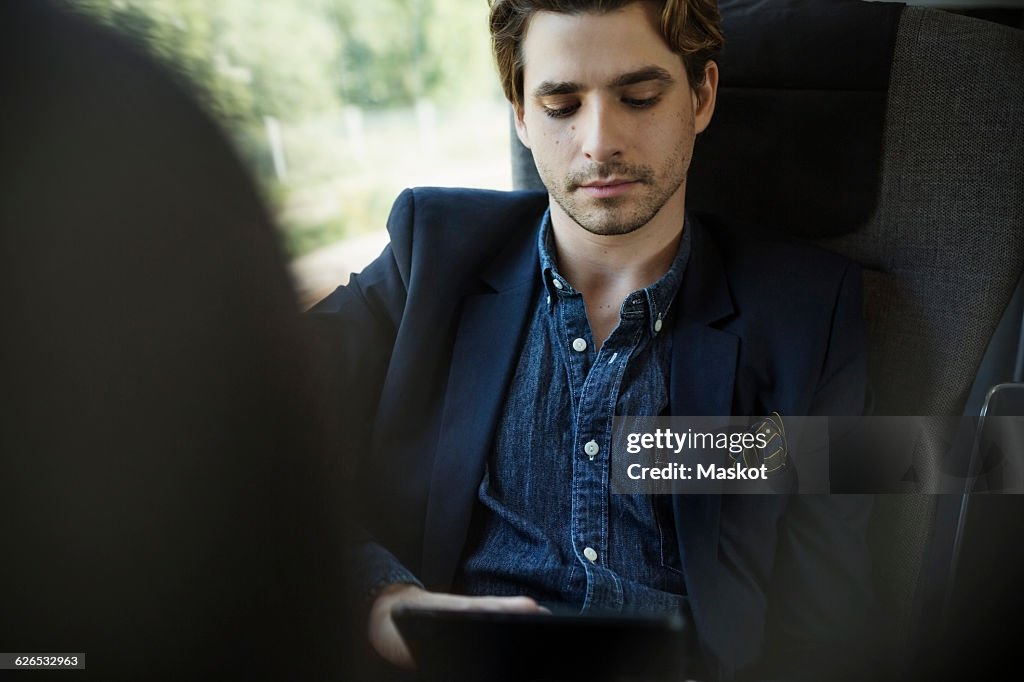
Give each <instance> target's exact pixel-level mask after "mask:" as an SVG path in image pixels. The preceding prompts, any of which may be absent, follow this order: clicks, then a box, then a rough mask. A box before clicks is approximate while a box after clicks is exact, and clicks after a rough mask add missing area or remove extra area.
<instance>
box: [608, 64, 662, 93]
mask: <svg viewBox="0 0 1024 682" xmlns="http://www.w3.org/2000/svg"><path fill="white" fill-rule="evenodd" d="M647 81H660V82H661V83H664V84H666V85H668V84H671V83H674V82H675V79H674V78H672V74H670V73H669V72H668V71H666V70H665V69H663V68H661V67H660V66H645V67H643V68H642V69H637V70H636V71H630V72H629V73H624V74H622V75H621V76H617V77H616V78H614V79H612V81H611V82H610V83H608V87H610V88H621V87H624V86H626V85H633V84H634V83H646V82H647Z"/></svg>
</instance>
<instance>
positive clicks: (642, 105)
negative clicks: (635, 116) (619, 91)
mask: <svg viewBox="0 0 1024 682" xmlns="http://www.w3.org/2000/svg"><path fill="white" fill-rule="evenodd" d="M660 99H661V95H655V96H654V97H645V98H642V99H638V98H635V97H623V98H622V101H623V102H624V103H625V104H627V105H628V106H631V107H633V108H634V109H647V108H648V107H653V106H654V105H655V104H657V103H658V101H659V100H660Z"/></svg>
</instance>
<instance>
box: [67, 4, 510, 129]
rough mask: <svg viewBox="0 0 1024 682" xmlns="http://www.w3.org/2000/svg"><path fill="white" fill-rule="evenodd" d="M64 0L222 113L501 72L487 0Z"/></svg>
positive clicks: (436, 92) (438, 94)
mask: <svg viewBox="0 0 1024 682" xmlns="http://www.w3.org/2000/svg"><path fill="white" fill-rule="evenodd" d="M66 2H68V3H69V4H70V5H71V6H72V7H75V8H78V9H82V10H84V11H85V12H87V13H89V14H92V15H93V16H95V17H97V18H99V19H100V20H101V21H103V22H104V23H106V24H108V25H110V26H112V27H113V28H114V29H116V30H117V31H118V32H119V33H122V34H126V35H129V36H132V37H134V38H136V39H138V40H140V41H141V42H142V43H143V44H144V45H145V46H146V47H147V48H148V49H150V50H151V51H153V52H154V53H156V54H157V55H158V56H160V57H161V58H162V59H164V61H166V62H167V63H169V64H170V65H171V66H172V67H173V68H175V69H178V70H179V71H181V72H183V73H184V74H186V75H187V76H188V78H189V79H190V81H191V82H192V83H193V84H194V85H195V86H196V87H197V88H198V89H199V90H200V91H201V96H202V97H203V98H204V101H206V102H207V104H208V105H212V106H211V108H212V109H213V110H214V112H215V113H216V114H217V115H218V116H221V117H224V118H226V119H227V120H234V119H236V118H237V117H246V116H251V117H256V118H259V117H262V116H274V117H277V118H282V119H290V118H294V117H295V116H297V115H302V114H306V113H309V112H322V111H325V110H330V109H332V108H334V107H337V106H339V105H349V106H359V107H366V108H381V107H386V108H393V107H399V106H408V105H411V104H413V103H414V102H416V101H417V100H419V99H428V100H434V101H438V102H440V101H450V100H452V99H453V98H454V99H460V98H463V97H465V96H467V95H469V96H472V95H473V94H474V90H475V88H478V87H479V83H480V82H481V79H483V78H486V79H488V80H493V79H494V76H493V69H492V68H491V65H490V56H489V52H488V44H487V25H486V14H487V3H486V0H373V2H361V1H359V0H279V1H277V2H272V3H254V2H251V0H218V1H217V2H211V1H210V0H66Z"/></svg>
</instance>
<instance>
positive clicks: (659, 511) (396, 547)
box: [315, 0, 872, 678]
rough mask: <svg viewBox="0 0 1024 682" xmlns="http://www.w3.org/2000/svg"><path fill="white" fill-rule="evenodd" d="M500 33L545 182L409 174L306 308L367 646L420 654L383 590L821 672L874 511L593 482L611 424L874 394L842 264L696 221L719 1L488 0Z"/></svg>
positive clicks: (751, 664)
mask: <svg viewBox="0 0 1024 682" xmlns="http://www.w3.org/2000/svg"><path fill="white" fill-rule="evenodd" d="M491 32H492V38H493V41H494V51H495V56H496V59H497V62H498V67H499V72H500V75H501V78H502V82H503V86H504V88H505V92H506V95H507V96H508V98H509V99H510V101H511V102H512V104H513V106H514V110H515V114H516V117H515V120H516V130H517V133H518V135H519V138H520V139H521V140H522V141H523V143H524V144H525V145H526V146H527V147H529V148H530V149H531V151H532V153H533V157H534V160H535V162H536V165H537V168H538V170H539V172H540V175H541V178H542V179H543V181H544V184H545V186H546V188H547V190H548V194H547V195H536V194H515V193H513V194H505V193H496V192H473V191H464V190H448V191H445V190H414V191H407V192H406V193H404V194H403V195H402V197H400V198H399V200H398V202H397V203H396V204H395V208H394V209H393V211H392V215H391V218H390V220H389V229H390V231H391V236H392V242H391V244H390V245H389V247H388V248H387V249H386V250H385V252H384V253H383V254H382V255H381V257H380V258H379V259H378V260H377V261H375V262H374V263H373V264H371V265H370V266H369V267H368V268H367V269H366V270H365V271H364V272H363V273H361V274H360V275H358V276H355V277H353V279H352V281H351V283H350V284H349V285H348V286H347V287H342V288H340V289H339V290H337V291H336V292H335V293H334V294H332V295H331V296H330V297H328V298H327V299H325V300H324V301H322V302H321V303H320V304H318V306H317V307H316V308H315V310H316V311H317V312H318V313H320V314H321V316H322V321H323V322H324V326H325V328H326V329H328V330H329V331H333V332H334V333H333V335H332V338H333V342H334V348H333V353H334V356H335V357H336V358H338V359H339V363H340V364H339V367H338V368H337V371H338V372H339V377H340V378H339V383H338V385H339V391H341V392H343V393H346V396H345V398H346V400H345V405H346V407H345V412H344V414H343V415H342V417H343V423H344V424H345V425H346V426H347V427H348V428H349V429H350V431H349V432H348V433H346V438H347V443H346V447H347V449H348V452H349V453H351V454H352V456H353V458H354V459H357V460H358V462H357V463H356V464H354V466H355V467H356V469H357V471H356V473H355V475H356V476H357V480H358V481H359V487H358V493H359V494H360V498H361V502H362V504H361V511H362V512H363V513H362V515H361V520H362V522H363V524H364V526H365V527H366V529H367V534H366V535H365V536H364V538H363V540H364V541H363V542H362V543H361V544H360V547H359V550H358V558H357V562H356V563H357V570H358V571H359V572H360V573H361V574H362V576H363V580H362V582H361V588H362V589H363V591H364V596H365V597H366V599H367V603H368V604H369V613H368V619H367V620H368V633H369V639H370V642H371V643H372V645H373V647H374V648H375V649H376V651H377V652H378V653H379V654H380V655H381V656H383V657H384V658H385V659H387V660H389V661H391V662H392V663H395V664H397V665H399V666H405V667H410V666H411V665H412V661H411V659H410V657H409V654H408V651H407V650H406V648H405V646H404V643H403V642H402V641H401V638H400V637H399V636H398V633H397V631H396V629H395V626H394V624H393V622H392V620H391V613H392V610H393V609H394V608H395V607H397V606H408V605H416V606H433V607H439V608H452V609H500V610H515V611H535V610H539V609H541V608H542V606H540V604H542V603H544V604H547V603H555V604H566V603H567V604H571V605H573V606H574V607H576V608H580V609H581V610H583V611H591V610H606V609H612V610H639V611H666V610H673V609H685V610H687V611H689V613H690V614H691V616H692V619H693V622H694V624H695V627H696V631H697V635H698V638H699V640H700V644H701V649H702V652H703V657H704V660H705V662H706V663H707V665H708V674H709V675H710V676H713V677H719V678H732V677H734V676H743V675H751V674H777V673H780V674H796V673H798V672H799V670H798V668H799V667H800V666H801V665H807V666H809V667H808V668H807V670H808V671H818V672H820V670H821V667H822V666H828V667H829V668H830V669H831V672H837V671H838V669H839V668H841V667H842V666H843V665H845V663H847V662H850V661H852V660H853V657H854V656H856V654H855V653H854V649H855V643H856V642H857V641H858V640H857V638H858V637H860V636H861V634H862V633H863V632H864V631H865V629H866V624H867V619H868V618H869V610H868V609H869V604H871V602H872V598H871V594H870V590H869V588H868V563H867V561H868V560H867V550H866V548H865V543H864V529H865V524H866V518H867V513H868V506H867V505H865V504H864V503H863V502H862V501H859V500H851V499H840V498H833V499H829V498H811V497H806V496H804V497H793V498H789V497H785V496H755V495H745V496H735V497H723V496H713V495H679V496H672V497H665V496H633V495H612V494H611V492H610V488H609V451H610V439H611V433H610V430H611V423H612V417H613V416H615V415H643V414H646V415H659V414H674V415H728V414H740V415H757V414H767V413H769V412H772V411H778V412H780V413H781V414H783V415H815V414H852V413H859V412H860V411H861V410H862V408H863V404H864V384H865V369H864V345H863V330H862V328H861V321H860V286H861V285H860V277H859V273H858V272H857V270H856V269H855V268H854V267H853V266H851V265H849V264H847V263H845V262H843V261H841V260H840V259H839V258H837V257H834V256H831V255H829V254H825V253H822V252H818V251H815V250H811V249H809V248H807V247H804V246H800V245H796V244H792V243H776V242H772V241H768V240H763V239H760V238H757V237H755V236H751V235H747V234H743V233H741V232H738V231H735V230H730V229H728V228H726V227H724V226H714V227H713V228H712V227H711V226H710V225H706V224H704V223H702V222H701V220H700V219H698V218H697V217H696V216H689V215H687V214H686V211H685V205H684V204H685V188H686V173H687V169H688V166H689V161H690V158H691V153H692V150H693V145H694V142H695V138H696V135H697V134H699V133H700V132H701V131H703V130H704V129H705V128H706V127H707V126H708V125H709V123H710V121H711V118H712V114H713V112H714V108H715V95H716V90H717V84H718V68H717V65H716V64H715V62H714V61H712V59H711V58H712V57H713V56H714V54H715V52H716V50H717V49H718V48H719V47H720V45H721V40H722V39H721V34H720V32H719V29H718V12H717V8H716V6H715V3H714V2H713V1H710V0H683V1H674V0H670V1H668V2H648V1H639V2H638V1H619V2H613V1H605V2H601V1H595V0H591V1H585V0H578V1H570V0H560V1H558V0H495V2H493V3H492V7H491ZM385 548H387V549H385ZM453 593H457V594H453ZM837 657H838V658H837ZM798 662H799V663H798ZM809 674H811V675H814V674H817V672H811V673H809Z"/></svg>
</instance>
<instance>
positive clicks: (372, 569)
mask: <svg viewBox="0 0 1024 682" xmlns="http://www.w3.org/2000/svg"><path fill="white" fill-rule="evenodd" d="M411 224H412V192H411V191H410V190H406V191H405V192H403V193H402V195H400V196H399V198H398V199H397V200H396V202H395V205H394V207H393V208H392V212H391V216H390V218H389V220H388V228H389V231H390V232H391V236H392V241H391V243H389V244H388V246H387V247H385V249H384V251H383V252H382V253H381V255H380V256H378V257H377V259H376V260H374V261H373V262H372V263H371V264H370V265H369V266H367V267H366V268H365V269H364V270H363V271H362V272H360V273H359V274H356V275H353V276H352V277H351V279H350V280H349V283H348V284H347V285H345V286H341V287H338V288H337V289H336V290H335V291H334V292H332V293H331V294H330V295H328V296H327V297H326V298H324V299H323V300H322V301H320V302H319V303H317V304H316V305H315V306H313V307H312V308H311V309H310V312H309V316H310V319H311V322H312V324H313V327H314V330H315V332H316V337H317V341H318V345H317V350H316V352H317V354H318V358H317V361H318V364H319V366H320V367H321V368H322V376H321V379H322V394H323V395H324V399H325V401H327V403H328V405H330V409H331V412H332V414H333V415H335V419H334V423H333V428H332V433H333V437H332V449H333V453H334V456H335V461H336V462H337V475H338V478H339V481H340V486H339V496H340V497H341V498H342V499H343V501H344V502H343V508H344V513H345V517H346V522H345V526H346V531H347V532H346V538H345V548H344V556H345V557H346V561H347V563H348V565H349V567H350V570H349V575H348V579H349V583H350V584H349V586H348V590H347V592H348V593H349V594H350V595H351V597H352V602H351V603H353V604H354V605H356V606H357V609H356V611H357V613H362V612H364V611H365V609H366V608H367V607H368V604H369V602H370V601H371V600H372V598H373V597H374V596H375V595H376V593H377V592H379V591H380V589H382V588H383V587H384V586H386V585H389V584H394V583H399V582H407V583H412V584H417V585H422V584H421V583H420V581H419V580H418V578H416V576H415V575H413V573H412V572H411V571H409V570H408V569H407V568H406V567H405V566H403V565H402V564H401V562H400V561H399V560H398V559H397V558H396V557H395V556H394V555H393V554H392V553H391V552H390V551H389V550H388V549H386V548H385V547H383V546H382V545H381V544H380V543H378V542H377V541H376V540H375V539H374V537H373V535H372V534H371V533H370V532H369V531H368V530H366V527H365V524H363V523H361V522H360V519H359V516H360V515H359V507H360V505H359V503H358V495H357V491H358V480H359V475H360V469H361V464H362V460H363V459H364V458H365V457H366V456H367V455H368V454H369V453H371V452H372V449H373V425H374V422H375V421H376V414H377V405H378V403H379V401H380V397H381V391H382V388H383V386H384V383H385V379H386V377H387V372H388V366H389V364H390V360H391V354H392V350H393V347H394V343H395V338H396V335H397V330H398V327H399V324H400V323H401V319H402V315H403V312H404V309H405V303H406V295H407V289H406V282H407V281H408V278H407V276H406V273H407V272H408V265H407V264H403V263H402V258H401V257H400V256H398V255H396V254H403V253H404V254H407V253H408V252H409V250H408V248H407V246H408V243H409V242H410V241H411V237H410V235H411V232H412V225H411Z"/></svg>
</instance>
